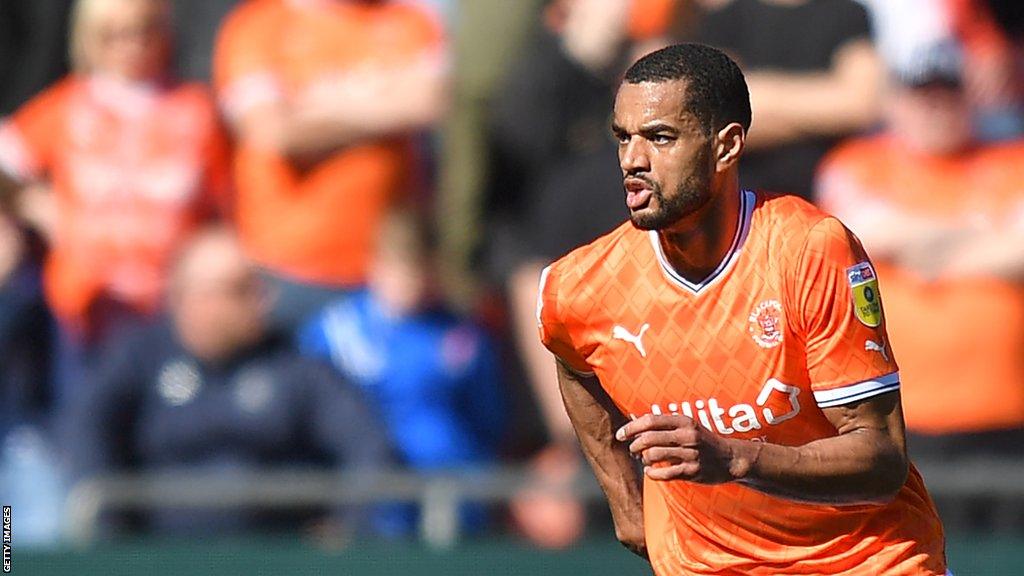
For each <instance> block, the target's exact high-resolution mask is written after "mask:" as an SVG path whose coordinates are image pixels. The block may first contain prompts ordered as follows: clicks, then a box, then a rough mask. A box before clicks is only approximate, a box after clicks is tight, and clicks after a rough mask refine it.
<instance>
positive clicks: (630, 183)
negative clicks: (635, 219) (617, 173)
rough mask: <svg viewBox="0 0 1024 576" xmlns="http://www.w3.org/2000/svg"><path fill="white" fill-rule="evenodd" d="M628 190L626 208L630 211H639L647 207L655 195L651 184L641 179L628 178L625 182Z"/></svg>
mask: <svg viewBox="0 0 1024 576" xmlns="http://www.w3.org/2000/svg"><path fill="white" fill-rule="evenodd" d="M624 186H625V188H626V206H628V207H629V209H630V210H639V209H640V208H643V207H644V206H646V205H647V203H648V202H650V200H651V196H652V195H653V194H654V190H652V189H651V186H650V184H648V183H647V182H645V181H643V180H641V179H639V178H627V179H626V180H625V182H624Z"/></svg>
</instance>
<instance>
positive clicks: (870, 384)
mask: <svg viewBox="0 0 1024 576" xmlns="http://www.w3.org/2000/svg"><path fill="white" fill-rule="evenodd" d="M899 389H900V373H899V372H891V373H889V374H886V375H885V376H879V377H878V378H874V379H872V380H865V381H863V382H858V383H856V384H849V385H846V386H840V387H839V388H832V389H831V390H815V391H814V400H815V402H817V403H818V407H819V408H831V407H832V406H842V405H843V404H850V403H851V402H858V401H860V400H864V399H866V398H871V397H872V396H878V395H879V394H885V393H886V392H893V391H895V390H899Z"/></svg>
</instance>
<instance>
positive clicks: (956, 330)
mask: <svg viewBox="0 0 1024 576" xmlns="http://www.w3.org/2000/svg"><path fill="white" fill-rule="evenodd" d="M677 41H698V42H702V43H707V44H711V45H714V46H717V47H720V48H722V49H724V50H726V51H727V52H728V53H729V54H730V55H732V56H733V57H734V58H736V59H737V60H738V61H739V62H740V64H741V66H742V67H743V69H744V71H745V73H746V77H747V81H748V84H749V86H750V91H751V99H752V105H753V111H754V121H753V126H752V129H751V132H750V137H749V140H748V150H749V152H748V154H747V155H746V157H745V158H744V161H743V165H742V171H741V178H742V180H743V182H742V184H743V185H744V186H746V187H750V188H759V189H765V190H770V191H777V192H785V193H792V194H797V195H800V196H802V197H804V198H806V199H808V200H811V201H812V202H816V203H818V204H819V205H821V206H822V207H824V208H825V209H827V210H828V211H830V212H832V213H834V214H836V215H837V216H839V217H840V218H841V219H842V220H843V221H844V222H845V223H846V224H847V225H848V226H849V227H850V228H851V229H852V230H853V231H854V232H855V233H856V234H857V235H858V236H860V238H861V239H862V240H863V242H864V244H865V246H866V248H867V250H868V252H869V253H870V254H871V256H872V258H873V259H874V260H875V262H876V264H877V266H878V268H879V272H880V274H881V278H882V287H883V290H884V292H885V301H886V314H887V319H888V327H889V333H890V337H891V339H892V340H893V342H892V347H893V349H894V350H895V353H896V355H897V357H898V361H899V363H900V366H901V371H902V375H903V388H902V391H903V399H904V407H905V412H906V419H907V423H908V427H909V431H910V434H911V440H910V448H911V451H912V453H913V454H914V455H917V456H920V457H925V458H928V457H931V458H939V459H942V460H944V461H947V462H953V463H954V465H955V461H956V459H961V458H974V457H978V456H979V455H983V454H991V455H992V456H993V457H1004V458H1016V459H1018V460H1019V459H1020V458H1021V451H1020V446H1021V445H1024V140H1021V138H1022V137H1024V8H1022V6H1021V4H1020V3H1018V2H1014V1H1013V0H516V1H515V2H498V1H494V2H492V1H487V0H241V1H238V0H74V1H73V0H4V2H2V3H0V73H2V76H0V77H2V78H3V79H4V82H3V85H2V87H0V112H2V113H3V114H4V115H5V118H4V119H3V121H2V123H0V416H2V420H0V439H2V444H0V500H2V501H3V503H4V504H13V506H14V510H15V512H14V513H15V522H16V526H18V527H19V528H20V534H19V536H20V538H22V542H23V543H25V544H28V543H32V542H36V543H40V544H46V543H53V542H58V541H59V540H60V538H61V532H62V530H63V529H64V526H63V520H62V518H63V511H62V503H63V501H64V498H65V497H66V495H67V493H68V491H69V490H70V488H71V487H72V486H74V485H75V484H76V483H78V482H81V481H83V480H87V479H89V478H94V477H99V476H102V475H105V474H111V473H116V472H126V471H129V472H130V471H160V472H182V473H196V472H201V473H214V474H219V473H224V474H229V473H237V472H243V473H244V472H258V471H260V470H266V469H269V468H288V467H308V466H317V467H322V468H324V469H331V470H342V471H349V470H374V469H391V468H395V467H399V468H405V469H408V470H410V471H411V472H414V473H416V472H421V473H431V472H437V471H448V472H451V471H456V472H458V471H465V472H466V473H470V472H471V471H472V470H476V469H481V468H486V467H489V466H494V465H498V464H505V463H517V464H525V465H526V466H527V467H528V469H530V470H531V471H532V474H535V475H536V476H537V477H538V478H543V479H545V480H546V481H548V482H553V483H568V482H570V481H571V479H572V478H573V477H574V476H575V474H576V473H577V472H578V471H579V470H581V466H583V464H582V460H581V456H580V455H579V453H578V451H577V449H576V447H575V438H574V436H573V432H572V429H571V427H570V425H569V422H568V419H567V418H566V417H565V416H564V413H563V410H562V407H561V399H560V397H559V393H558V389H557V385H556V382H555V373H554V364H553V362H552V361H551V358H550V355H548V354H547V353H546V351H544V349H543V348H542V347H541V346H540V344H539V342H538V341H537V338H536V334H535V331H536V319H535V302H536V289H537V280H538V277H539V274H540V270H541V269H542V268H543V267H544V266H545V265H546V264H547V263H549V262H550V261H552V260H553V259H555V258H557V257H559V256H561V255H562V254H564V253H566V252H567V251H569V250H571V249H572V248H574V247H576V246H579V245H582V244H584V243H586V242H588V241H590V240H591V239H593V238H596V237H597V236H599V235H601V234H602V233H604V232H606V231H609V230H611V229H612V228H614V227H615V226H617V225H618V224H619V223H620V222H621V221H623V220H624V219H625V218H626V210H625V208H624V206H623V197H622V189H621V176H620V173H619V168H618V164H617V159H616V149H615V144H614V140H613V139H612V138H611V137H610V135H609V129H608V122H609V116H610V111H611V104H612V100H613V97H614V92H615V89H616V86H617V84H618V82H619V78H620V77H621V75H622V73H623V72H624V70H625V69H626V67H627V66H628V65H629V64H630V63H631V62H633V61H634V60H635V59H636V58H638V57H639V56H641V55H643V54H645V53H647V52H649V51H651V50H654V49H657V48H659V47H662V46H664V45H666V44H669V43H672V42H677ZM940 504H941V503H940ZM961 508H962V507H961ZM997 512H1004V511H1001V510H992V507H991V506H989V507H986V506H984V503H978V504H977V506H973V507H970V506H969V507H967V508H966V512H965V514H968V515H969V516H970V517H969V518H967V519H965V520H964V521H965V522H976V523H981V524H985V523H991V522H992V521H993V518H992V517H993V515H995V514H996V513H997ZM595 513H596V514H598V516H599V515H600V513H599V512H595V511H594V510H588V509H587V508H586V507H585V506H584V505H583V504H582V503H581V502H580V501H578V500H577V499H575V498H573V497H571V496H567V495H565V494H562V495H559V494H554V493H546V492H542V491H538V492H523V493H521V494H519V495H518V496H517V497H515V498H513V499H512V501H511V502H510V503H509V505H508V506H507V507H504V508H503V509H500V510H495V509H489V508H487V507H484V506H463V508H462V509H461V518H460V520H461V524H462V526H463V527H464V528H465V529H466V530H468V531H470V532H478V533H482V532H486V531H488V530H506V529H511V530H514V531H516V532H517V533H519V534H522V535H523V536H524V537H526V538H528V539H530V540H532V541H534V542H536V543H537V544H539V545H543V546H551V547H558V546H565V545H568V544H570V543H572V542H573V541H575V540H576V539H577V538H579V537H580V536H581V534H582V533H583V532H584V530H585V527H586V526H587V524H588V521H587V518H588V516H590V517H593V516H594V515H595ZM19 515H20V517H19ZM418 515H419V511H418V510H417V509H416V507H415V506H407V505H397V504H396V505H394V506H391V505H389V506H382V507H376V508H373V509H370V510H361V511H354V510H350V509H339V510H327V511H323V513H322V514H321V515H320V516H319V517H318V518H316V519H315V520H311V519H310V518H308V517H302V518H298V517H291V516H287V517H285V516H281V515H277V516H275V517H273V518H269V517H267V515H266V514H264V513H262V512H260V511H248V510H247V511H242V512H239V513H237V514H224V513H217V514H211V513H209V512H204V511H196V510H193V511H161V512H159V513H148V514H132V515H125V516H124V517H118V518H110V519H107V520H109V521H108V522H105V523H104V529H105V530H108V531H109V532H110V533H112V534H123V533H137V532H140V531H141V532H148V533H158V534H186V535H195V534H208V533H228V532H233V531H251V530H254V529H260V530H264V529H267V528H269V527H273V528H275V529H277V528H281V529H287V530H294V529H299V528H304V527H308V526H309V525H310V523H311V522H315V523H316V525H318V526H323V525H324V524H323V523H325V522H327V523H330V524H331V525H332V526H333V527H334V529H338V530H341V531H344V532H345V533H350V534H351V533H366V534H376V535H383V536H386V537H401V536H407V535H410V534H413V533H414V532H415V529H416V528H415V527H416V523H417V521H418ZM1015 518H1016V520H1015V521H1016V522H1019V523H1020V527H1021V528H1022V529H1024V522H1022V519H1024V512H1022V511H1021V510H1018V511H1017V514H1016V516H1015Z"/></svg>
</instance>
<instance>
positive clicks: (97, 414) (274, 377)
mask: <svg viewBox="0 0 1024 576" xmlns="http://www.w3.org/2000/svg"><path fill="white" fill-rule="evenodd" d="M172 282H173V283H172V286H171V291H170V312H171V317H170V321H169V322H168V323H167V324H166V325H162V326H158V327H150V328H148V329H146V330H145V331H144V332H141V333H138V334H134V335H132V336H130V337H128V338H126V341H125V342H124V343H123V345H122V346H119V347H118V348H117V349H115V350H114V351H113V353H112V354H111V355H109V356H108V357H107V358H105V359H104V362H103V365H102V366H101V368H100V369H99V370H98V372H97V379H96V382H95V385H94V386H90V387H85V388H83V389H82V390H81V391H80V395H79V396H78V401H77V402H75V403H73V405H72V406H71V408H70V410H71V412H70V413H69V415H68V419H67V424H68V425H67V432H68V434H67V435H66V437H65V444H64V447H65V449H66V453H67V456H68V458H69V464H70V469H71V472H72V477H73V478H74V479H81V478H87V477H91V476H95V475H99V474H103V473H109V472H114V471H119V470H135V471H151V472H152V471H159V472H190V473H209V474H213V475H230V474H233V473H254V472H258V471H260V470H263V469H266V468H268V467H274V466H278V467H280V466H301V465H306V466H309V465H311V464H317V463H319V464H320V465H330V466H333V467H345V469H371V468H376V467H379V466H384V465H386V464H387V463H388V458H389V456H388V447H387V445H386V442H385V440H384V438H385V435H384V434H383V433H382V432H381V430H380V427H379V426H377V422H376V421H374V420H373V419H372V418H371V417H370V413H369V411H368V410H367V409H366V407H365V405H364V404H363V403H362V402H361V398H360V395H359V394H358V392H357V391H356V390H355V389H353V388H351V387H349V386H348V385H346V383H345V382H344V381H342V380H341V379H340V378H339V377H338V376H337V375H335V374H334V373H333V372H332V371H331V369H330V367H329V366H326V365H323V364H321V363H319V362H316V361H313V360H308V359H305V358H301V357H299V356H298V355H297V354H296V353H294V352H292V351H291V350H290V348H289V347H288V346H287V344H286V341H285V340H284V339H281V338H277V337H275V336H273V335H272V334H270V333H268V332H267V330H266V327H265V312H266V310H267V307H268V299H267V293H266V291H265V289H264V286H263V284H262V281H261V279H260V276H259V275H258V272H257V271H256V270H255V269H254V267H253V266H251V265H250V264H249V262H248V261H247V260H246V258H245V256H244V255H243V254H242V250H241V247H240V246H239V244H238V242H237V240H236V239H235V236H234V235H233V234H232V233H231V232H229V231H227V230H226V229H212V230H208V231H204V232H201V233H199V234H198V235H197V236H196V237H195V239H194V240H193V241H192V242H191V243H190V244H189V245H188V246H187V247H186V249H185V251H184V253H183V254H182V255H181V258H180V260H179V262H178V263H177V266H176V270H175V273H174V278H173V280H172ZM147 520H148V523H147V527H148V528H150V529H151V530H153V531H155V532H158V533H162V534H178V535H188V536H193V537H194V536H196V535H199V534H203V533H211V532H213V533H226V532H231V531H234V530H239V529H258V528H269V527H277V528H279V527H280V526H275V525H274V524H273V523H272V521H271V520H270V519H268V518H261V517H260V516H258V515H257V514H255V513H253V512H252V511H245V512H238V513H234V512H225V511H222V510H220V511H209V512H201V511H184V510H177V511H173V510H162V511H158V512H154V513H152V514H150V515H149V516H148V517H147Z"/></svg>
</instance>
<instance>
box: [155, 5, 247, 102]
mask: <svg viewBox="0 0 1024 576" xmlns="http://www.w3.org/2000/svg"><path fill="white" fill-rule="evenodd" d="M241 1H242V0H171V5H172V10H173V15H174V29H175V31H176V32H177V34H176V35H175V36H176V38H177V39H178V41H177V42H175V44H174V69H175V71H176V72H177V73H178V76H179V77H180V78H184V79H187V80H195V81H197V82H209V81H210V80H211V77H212V75H213V45H214V40H215V38H216V36H217V30H219V29H220V26H221V24H222V23H223V22H224V18H225V17H227V15H228V13H229V12H231V9H232V8H234V7H235V5H237V4H238V3H239V2H241Z"/></svg>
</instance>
